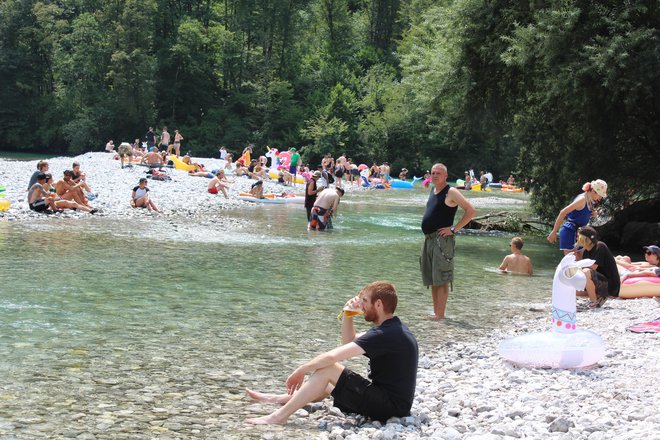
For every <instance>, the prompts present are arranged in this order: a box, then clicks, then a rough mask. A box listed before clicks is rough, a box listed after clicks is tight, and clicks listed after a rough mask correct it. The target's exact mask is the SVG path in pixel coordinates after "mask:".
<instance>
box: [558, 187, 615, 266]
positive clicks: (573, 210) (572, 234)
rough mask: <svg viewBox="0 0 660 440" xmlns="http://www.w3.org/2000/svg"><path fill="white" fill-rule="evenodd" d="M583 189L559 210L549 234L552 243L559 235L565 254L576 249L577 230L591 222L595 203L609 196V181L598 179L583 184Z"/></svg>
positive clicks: (561, 248) (560, 245)
mask: <svg viewBox="0 0 660 440" xmlns="http://www.w3.org/2000/svg"><path fill="white" fill-rule="evenodd" d="M582 191H584V192H583V193H582V194H580V195H578V196H577V197H575V199H573V202H571V204H570V205H568V206H566V207H565V208H564V209H562V210H561V211H560V212H559V215H558V216H557V219H556V220H555V225H554V227H553V228H552V232H550V234H549V235H548V241H549V242H550V243H555V242H556V241H557V237H558V236H559V249H560V250H562V251H564V255H566V254H568V253H569V252H571V251H573V250H574V248H575V240H576V237H577V231H578V229H579V228H581V227H583V226H587V224H588V223H589V219H590V218H591V216H592V215H593V212H594V205H595V204H596V203H597V202H599V201H600V200H601V199H602V198H603V197H607V183H605V181H604V180H601V179H596V180H593V181H591V182H587V183H585V184H584V185H582Z"/></svg>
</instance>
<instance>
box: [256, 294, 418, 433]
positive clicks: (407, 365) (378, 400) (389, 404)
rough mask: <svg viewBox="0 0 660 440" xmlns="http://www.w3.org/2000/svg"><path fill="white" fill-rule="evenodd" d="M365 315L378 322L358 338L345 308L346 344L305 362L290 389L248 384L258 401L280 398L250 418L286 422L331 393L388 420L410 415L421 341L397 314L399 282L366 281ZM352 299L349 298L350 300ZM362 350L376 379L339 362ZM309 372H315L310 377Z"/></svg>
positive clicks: (339, 403)
mask: <svg viewBox="0 0 660 440" xmlns="http://www.w3.org/2000/svg"><path fill="white" fill-rule="evenodd" d="M359 299H361V301H362V311H363V312H364V320H365V321H367V322H372V323H374V324H375V326H374V327H373V328H371V329H370V330H369V331H367V332H366V333H363V334H361V335H359V336H357V337H356V333H355V326H354V324H353V316H354V314H348V313H344V316H343V318H342V324H341V337H342V343H343V345H341V346H339V347H337V348H335V349H333V350H330V351H328V352H326V353H323V354H321V355H319V356H317V357H315V358H314V359H312V360H310V361H308V362H306V363H304V364H302V365H301V366H299V367H298V368H296V370H295V371H294V372H293V373H292V374H291V375H290V376H289V377H288V379H287V380H286V387H287V393H286V394H266V393H260V392H257V391H252V390H250V389H247V388H246V389H245V391H246V392H247V394H248V395H249V396H250V397H251V398H252V399H254V400H256V401H258V402H262V403H279V404H281V405H282V407H280V408H278V409H277V410H275V411H274V412H272V413H271V414H269V415H267V416H263V417H258V418H250V419H246V420H245V421H246V422H247V423H252V424H255V425H270V424H278V425H284V424H286V423H287V420H288V419H289V417H290V416H291V415H292V414H293V413H294V412H296V411H297V410H298V409H300V408H302V407H303V406H305V405H307V404H308V403H310V402H314V401H320V400H322V399H324V398H326V397H328V396H329V395H332V397H333V398H334V406H336V407H337V408H339V409H340V410H342V411H343V412H351V413H358V414H362V415H364V416H366V417H369V418H371V419H374V420H379V421H382V422H385V421H386V420H387V419H389V418H390V417H403V416H407V415H409V414H410V408H411V407H412V403H413V398H414V396H415V384H416V382H417V361H418V357H419V354H418V348H417V340H416V339H415V337H414V336H413V334H412V333H411V332H410V330H409V329H408V327H406V326H405V325H404V324H403V323H402V322H401V321H400V320H399V318H398V317H396V316H394V311H395V310H396V306H397V293H396V289H395V287H394V286H393V285H392V284H390V283H386V282H383V281H377V282H374V283H371V284H368V285H367V286H365V288H364V289H362V292H360V295H359ZM351 301H353V300H350V301H349V302H351ZM359 355H365V356H366V357H368V358H369V361H370V370H371V373H370V375H369V377H370V378H371V380H368V379H365V378H363V377H362V376H360V375H359V374H357V373H355V372H353V371H351V370H349V369H348V368H346V367H344V366H343V365H341V364H340V363H339V362H341V361H343V360H346V359H350V358H353V357H356V356H359ZM307 373H312V375H311V376H310V378H309V379H308V380H307V381H306V382H305V383H303V382H304V380H305V376H306V375H307Z"/></svg>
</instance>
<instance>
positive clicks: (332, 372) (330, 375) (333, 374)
mask: <svg viewBox="0 0 660 440" xmlns="http://www.w3.org/2000/svg"><path fill="white" fill-rule="evenodd" d="M344 368H345V367H344V366H343V365H342V364H340V363H334V364H332V365H328V366H327V367H323V368H319V369H318V370H316V371H315V372H314V375H317V374H318V375H320V376H321V377H324V378H326V379H328V381H329V382H331V383H332V384H333V385H334V384H336V383H337V380H339V376H341V373H342V371H344Z"/></svg>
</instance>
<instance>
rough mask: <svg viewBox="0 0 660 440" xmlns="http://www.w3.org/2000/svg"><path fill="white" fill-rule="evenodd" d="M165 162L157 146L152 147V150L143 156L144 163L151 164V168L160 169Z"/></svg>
mask: <svg viewBox="0 0 660 440" xmlns="http://www.w3.org/2000/svg"><path fill="white" fill-rule="evenodd" d="M163 163H164V162H163V158H162V157H161V155H160V153H159V152H158V148H156V147H152V148H151V151H149V152H148V153H147V154H145V155H144V157H143V158H142V164H144V165H147V166H149V168H158V169H160V168H162V167H163Z"/></svg>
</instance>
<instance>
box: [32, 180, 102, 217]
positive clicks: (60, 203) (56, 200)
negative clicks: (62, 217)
mask: <svg viewBox="0 0 660 440" xmlns="http://www.w3.org/2000/svg"><path fill="white" fill-rule="evenodd" d="M60 182H62V181H61V180H60V181H58V182H57V183H60ZM44 188H47V189H48V191H49V192H50V196H49V199H51V200H52V201H53V205H54V207H55V209H56V210H62V209H73V210H78V211H83V212H89V213H90V214H95V213H97V212H98V209H96V208H94V209H92V208H90V207H89V206H87V205H84V204H82V203H78V202H76V201H75V200H69V199H66V198H63V197H60V196H59V195H58V194H57V186H53V176H52V175H50V174H49V173H46V183H45V185H44Z"/></svg>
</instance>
